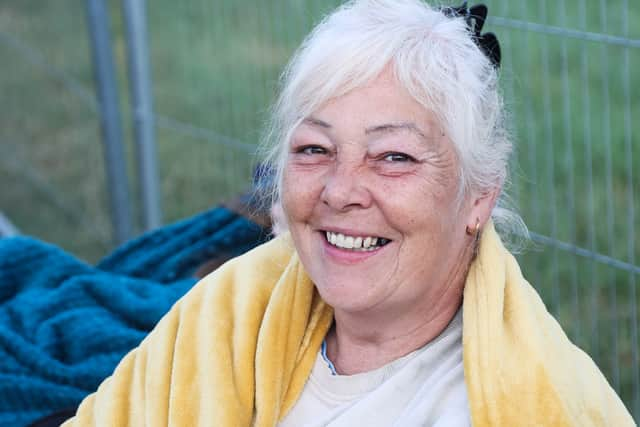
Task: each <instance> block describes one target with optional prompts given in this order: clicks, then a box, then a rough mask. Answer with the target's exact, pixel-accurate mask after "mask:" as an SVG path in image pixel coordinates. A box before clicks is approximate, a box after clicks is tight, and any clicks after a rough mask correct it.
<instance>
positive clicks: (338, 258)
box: [318, 228, 392, 265]
mask: <svg viewBox="0 0 640 427" xmlns="http://www.w3.org/2000/svg"><path fill="white" fill-rule="evenodd" d="M328 231H331V232H334V233H342V234H349V233H353V232H349V231H337V229H333V228H332V229H329V230H328ZM349 235H351V236H362V234H349ZM325 236H326V231H325V230H320V231H319V232H318V238H319V239H321V242H322V249H323V252H324V254H325V256H326V257H327V258H329V259H330V260H332V261H334V262H337V263H339V264H347V265H350V264H357V263H360V262H364V261H366V260H368V259H369V258H371V257H374V256H376V255H378V254H380V252H382V251H383V250H384V249H385V248H387V247H388V246H389V244H386V245H384V246H379V247H377V248H375V249H374V250H372V251H361V252H359V251H350V250H348V249H341V248H338V247H336V246H333V245H332V244H330V243H329V242H327V239H326V237H325ZM365 236H367V235H366V234H365ZM390 243H392V242H390Z"/></svg>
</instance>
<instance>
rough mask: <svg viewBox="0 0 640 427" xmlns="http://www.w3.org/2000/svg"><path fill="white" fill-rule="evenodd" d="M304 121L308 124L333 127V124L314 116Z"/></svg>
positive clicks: (326, 127)
mask: <svg viewBox="0 0 640 427" xmlns="http://www.w3.org/2000/svg"><path fill="white" fill-rule="evenodd" d="M302 122H303V123H306V124H308V125H313V126H320V127H321V128H325V129H331V125H330V124H329V123H327V122H325V121H322V120H320V119H317V118H315V117H312V116H309V117H306V118H305V119H304V120H303V121H302Z"/></svg>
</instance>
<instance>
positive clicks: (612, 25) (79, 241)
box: [0, 0, 640, 417]
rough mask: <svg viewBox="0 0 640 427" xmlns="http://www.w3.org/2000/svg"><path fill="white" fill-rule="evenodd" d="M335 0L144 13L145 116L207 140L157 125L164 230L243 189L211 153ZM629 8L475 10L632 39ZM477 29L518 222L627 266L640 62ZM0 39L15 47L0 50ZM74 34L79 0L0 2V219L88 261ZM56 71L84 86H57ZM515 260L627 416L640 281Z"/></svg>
mask: <svg viewBox="0 0 640 427" xmlns="http://www.w3.org/2000/svg"><path fill="white" fill-rule="evenodd" d="M338 3H339V2H338V1H336V0H323V1H315V2H301V1H297V0H277V1H276V0H274V1H272V2H261V1H257V0H254V1H250V0H234V1H232V0H219V1H210V0H192V1H189V2H174V1H169V0H155V1H154V2H148V7H149V11H148V12H149V13H148V19H149V31H150V55H151V59H152V64H153V80H154V81H153V83H154V84H153V89H154V97H155V109H156V112H157V113H158V114H160V115H162V116H167V117H171V118H173V119H176V120H179V121H181V122H184V123H188V124H191V125H194V126H198V127H201V128H205V129H208V130H210V131H212V132H211V134H210V136H209V137H208V138H200V137H194V136H193V135H189V134H187V133H185V132H182V131H180V130H176V129H172V128H170V127H167V126H158V127H157V129H156V132H157V144H158V145H157V147H158V162H159V169H160V176H161V186H162V196H163V208H164V213H165V220H166V221H167V222H169V221H173V220H176V219H178V218H181V217H184V216H187V215H190V214H193V213H195V212H198V211H201V210H203V209H205V208H207V207H209V206H211V205H214V204H215V203H217V202H218V201H220V200H222V199H224V198H226V197H229V196H231V195H232V194H235V193H237V192H238V191H241V190H242V189H244V188H245V186H246V185H247V184H246V183H247V182H248V179H249V176H250V171H251V165H252V164H253V163H254V162H255V159H254V158H253V156H252V155H250V154H249V153H247V152H246V150H241V149H237V148H234V147H228V146H224V145H221V141H222V140H223V138H222V137H221V135H223V136H225V137H226V138H229V139H232V140H237V141H241V142H244V143H249V144H253V143H255V142H256V141H257V140H258V138H259V135H260V129H261V128H262V127H263V124H264V121H265V120H266V117H267V114H266V112H267V108H268V105H269V103H270V102H271V100H272V98H273V94H274V91H275V82H276V79H277V76H278V73H279V72H280V70H281V68H282V66H283V64H284V63H285V62H286V60H287V58H288V57H289V56H290V54H291V52H292V51H293V49H294V48H295V47H296V46H297V45H298V43H299V42H300V41H301V39H302V37H303V36H304V34H306V33H307V32H308V30H309V29H310V28H311V27H312V25H313V23H314V22H317V20H318V19H319V17H320V16H322V14H323V13H325V12H327V11H328V10H330V9H332V8H333V7H334V6H335V5H337V4H338ZM627 3H628V4H629V9H628V10H627V11H623V10H622V5H623V3H622V1H608V2H606V7H605V8H604V9H601V5H602V4H604V2H597V1H595V0H589V1H579V0H565V1H564V2H562V1H558V2H550V1H547V2H544V1H542V0H541V1H537V2H526V1H516V2H513V1H508V0H496V1H493V0H492V1H487V4H488V6H489V9H490V11H491V14H492V15H493V14H497V15H499V16H502V17H507V18H510V19H515V20H521V21H530V22H536V23H544V24H547V25H551V26H557V27H566V28H572V29H584V30H586V31H589V32H595V33H606V34H611V35H614V36H625V35H627V37H629V38H633V39H639V38H640V5H639V4H637V3H636V2H627ZM109 5H110V7H111V12H112V13H111V19H112V25H111V28H112V34H113V41H114V54H115V56H116V60H117V65H118V70H117V71H118V77H119V83H120V87H121V91H120V101H121V105H122V113H123V119H124V131H125V142H126V147H127V150H128V153H129V157H130V158H129V163H128V165H129V178H130V181H131V182H134V181H135V180H134V169H133V165H134V162H133V159H132V158H131V152H132V148H131V147H132V141H131V120H130V117H131V114H130V109H129V106H128V96H127V79H126V65H125V57H126V46H125V41H124V30H123V22H122V17H121V15H120V9H119V2H116V1H112V2H110V3H109ZM563 5H564V6H565V7H564V10H565V13H564V15H565V17H564V18H563V13H562V6H563ZM603 10H604V13H602V11H603ZM625 15H626V19H627V22H628V33H626V34H625V31H624V22H623V17H624V16H625ZM492 30H493V31H495V32H496V33H497V34H498V36H499V38H500V40H501V43H502V46H503V58H504V70H503V75H502V79H503V84H504V90H505V94H506V96H507V102H508V104H509V108H510V110H511V112H512V115H513V122H514V129H513V133H514V135H515V140H516V153H515V156H514V168H513V169H514V173H513V184H512V188H511V193H512V194H513V197H514V199H515V200H516V202H517V204H518V205H519V209H520V211H521V213H522V215H523V217H524V219H525V221H526V223H527V224H528V225H529V226H530V228H531V229H532V230H533V231H536V232H539V233H542V234H545V235H550V236H554V237H557V238H558V239H560V240H562V241H566V242H571V243H575V244H576V245H578V246H581V247H584V248H587V249H593V250H596V251H598V252H600V253H604V254H607V255H610V256H612V257H614V258H617V259H620V260H623V261H629V259H630V254H629V242H630V241H632V242H635V249H634V252H635V253H634V254H633V257H634V259H635V262H636V263H638V260H640V239H639V237H640V235H639V233H640V231H638V230H640V196H638V194H637V193H638V188H640V169H638V166H637V165H638V159H640V144H638V143H637V141H638V134H639V133H640V129H639V128H638V126H637V125H636V124H635V122H633V119H634V118H637V117H638V112H639V111H640V105H638V104H639V103H640V84H639V83H640V80H639V77H638V74H637V73H636V72H635V71H634V70H637V69H639V68H640V50H639V49H637V48H632V49H629V50H628V51H625V49H624V48H622V47H620V46H616V45H606V44H601V43H593V42H585V41H582V40H578V39H575V38H568V37H560V36H555V35H554V36H552V35H545V34H540V33H536V32H525V31H522V30H515V29H510V28H507V27H498V26H493V28H492ZM7 35H9V36H11V40H19V41H20V42H21V43H23V44H24V45H26V46H27V47H28V48H25V47H24V46H16V45H15V43H13V42H9V41H7V40H8V39H7V37H6V36H7ZM86 35H87V30H86V27H85V21H84V2H83V1H81V0H59V1H56V2H41V1H37V0H9V1H5V2H3V3H2V4H0V55H1V56H2V58H7V59H8V60H6V61H3V67H2V71H0V93H1V94H2V99H3V101H4V102H3V103H2V107H0V108H1V109H2V111H1V114H0V180H2V181H3V182H8V183H9V185H5V186H3V190H2V191H1V192H0V209H1V210H2V211H3V212H5V213H6V214H7V215H8V216H9V217H10V218H11V219H12V220H13V221H14V222H15V223H16V225H17V226H18V227H19V228H21V229H22V230H23V231H25V232H26V233H29V234H33V235H35V236H37V237H39V238H42V239H44V240H47V241H51V242H53V243H56V244H58V245H60V246H62V247H64V248H66V249H67V250H69V251H71V252H73V253H74V254H76V255H79V256H81V257H83V258H85V259H87V260H89V261H95V260H97V259H98V258H99V257H100V256H102V255H103V254H105V253H106V252H107V251H108V250H109V249H110V248H112V247H113V243H112V242H111V240H110V232H111V230H110V222H109V209H108V202H107V192H106V188H105V178H104V166H103V164H102V147H101V145H100V128H99V120H98V116H97V115H96V112H95V110H94V109H92V104H91V102H90V103H87V102H86V101H85V100H84V98H83V96H85V95H83V94H89V97H91V96H92V93H93V88H92V84H93V77H92V68H91V61H90V56H89V44H88V40H87V37H86ZM12 43H13V44H12ZM29 49H33V50H35V56H34V53H33V52H31V51H30V50H29ZM34 58H36V59H34ZM37 58H40V59H37ZM626 61H628V65H627V62H626ZM43 63H44V67H43ZM47 70H48V71H47ZM51 70H57V71H53V74H52V71H51ZM58 71H61V72H63V73H64V74H65V75H67V76H69V77H71V78H72V79H73V80H74V81H75V82H77V84H78V85H80V87H81V88H83V89H81V90H80V91H77V90H76V89H73V88H72V89H73V90H70V89H69V85H68V84H66V83H64V81H63V80H61V79H60V78H59V76H57V74H56V73H58ZM625 79H627V82H628V84H627V83H625ZM74 90H75V92H74ZM627 103H628V105H627ZM627 111H628V112H629V113H628V114H627ZM629 117H631V119H632V122H631V124H630V128H631V135H628V134H627V131H626V129H627V121H626V120H628V119H629ZM629 142H631V148H630V153H629ZM630 167H631V168H633V169H634V170H633V171H632V182H631V184H632V185H631V186H629V172H630ZM131 190H132V195H133V199H134V201H135V202H136V203H134V208H135V209H136V211H135V212H136V215H137V213H138V209H139V206H138V203H137V201H138V199H139V198H138V197H136V191H137V190H136V187H135V186H134V185H132V187H131ZM634 192H635V193H636V194H633V193H634ZM632 195H633V202H631V196H632ZM631 203H633V205H632V204H631ZM631 209H633V210H634V212H635V215H634V216H633V217H632V218H630V217H629V212H630V211H631ZM630 221H631V222H633V226H634V230H635V232H634V234H630V230H631V227H630ZM520 260H521V262H522V268H523V271H524V273H525V275H526V276H527V277H529V278H530V280H531V282H532V283H534V284H535V285H536V286H537V288H538V289H539V290H540V292H541V294H542V296H543V298H544V299H545V301H546V302H547V304H548V305H549V307H550V309H551V310H552V312H553V313H554V314H555V315H556V316H557V317H558V319H559V320H560V322H561V323H562V324H563V325H564V326H565V329H566V330H567V332H568V333H569V335H570V336H571V337H572V338H573V339H574V340H575V341H576V342H577V343H578V344H579V345H580V346H581V347H583V348H584V349H586V350H587V351H588V352H589V353H590V354H591V355H593V357H594V359H595V360H596V362H597V363H598V364H599V365H600V366H601V367H602V369H603V370H604V372H605V374H606V375H607V377H608V378H609V379H610V381H611V382H612V384H613V385H614V387H615V388H616V389H617V390H618V391H619V392H620V393H621V395H622V396H623V398H624V400H625V402H626V403H627V405H628V406H629V407H630V408H631V407H633V405H636V406H635V411H636V417H638V416H640V412H639V411H640V402H638V401H637V400H636V401H635V402H634V401H633V398H634V387H636V388H637V387H638V384H637V381H638V379H637V378H634V370H633V368H634V364H636V363H638V360H637V359H635V360H634V357H637V354H638V349H637V348H635V349H634V348H633V347H632V339H631V336H632V332H633V329H632V323H631V322H632V314H633V310H637V307H638V302H639V300H638V294H640V292H638V291H637V290H635V291H634V287H635V286H637V283H638V282H639V281H640V277H638V276H637V275H636V276H635V277H632V276H631V275H630V274H629V273H626V272H623V271H621V270H617V269H614V268H612V267H607V266H604V265H601V264H594V263H593V262H591V261H590V260H588V259H584V258H580V257H576V256H574V255H572V254H568V253H566V252H562V251H558V250H554V249H553V248H549V247H539V248H537V249H536V248H534V249H533V250H530V251H529V252H528V253H526V254H525V255H523V256H521V257H520ZM634 292H635V298H632V296H633V295H634ZM636 327H637V325H636ZM635 396H636V399H637V394H636V395H635Z"/></svg>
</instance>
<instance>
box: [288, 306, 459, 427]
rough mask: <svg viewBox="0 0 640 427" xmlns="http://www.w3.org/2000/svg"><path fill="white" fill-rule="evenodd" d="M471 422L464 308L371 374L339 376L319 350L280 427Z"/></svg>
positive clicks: (338, 426) (340, 426)
mask: <svg viewBox="0 0 640 427" xmlns="http://www.w3.org/2000/svg"><path fill="white" fill-rule="evenodd" d="M470 425H471V418H470V415H469V404H468V400H467V390H466V387H465V384H464V371H463V365H462V310H459V311H458V313H457V314H456V316H455V317H454V318H453V320H452V321H451V323H450V324H449V325H448V326H447V327H446V329H445V330H444V331H443V332H442V333H441V334H440V335H439V336H438V337H437V338H435V339H434V340H433V341H431V342H429V343H428V344H427V345H425V346H424V347H422V348H419V349H418V350H416V351H414V352H413V353H410V354H408V355H406V356H404V357H402V358H400V359H398V360H394V361H393V362H391V363H389V364H387V365H385V366H382V367H380V368H378V369H375V370H373V371H370V372H364V373H360V374H356V375H334V374H332V373H331V370H330V368H329V366H328V365H327V362H326V361H325V360H324V359H323V357H322V355H321V353H320V352H319V353H318V356H317V358H316V362H315V365H314V367H313V370H312V371H311V375H310V376H309V379H308V380H307V383H306V384H305V387H304V389H303V390H302V394H301V395H300V398H299V399H298V401H297V402H296V404H295V405H294V406H293V408H292V409H291V411H290V412H289V413H288V414H287V416H286V417H285V418H284V419H283V420H282V421H281V422H280V423H279V424H278V427H301V426H305V427H320V426H323V427H324V426H331V427H343V426H344V427H347V426H348V427H353V426H367V427H376V426H380V427H382V426H385V427H387V426H402V427H411V426H439V427H442V426H452V427H457V426H470Z"/></svg>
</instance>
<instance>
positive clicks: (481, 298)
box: [64, 225, 634, 427]
mask: <svg viewBox="0 0 640 427" xmlns="http://www.w3.org/2000/svg"><path fill="white" fill-rule="evenodd" d="M463 321H464V324H463V343H464V344H463V349H464V368H465V379H466V383H467V389H468V395H469V401H470V407H471V408H470V409H471V415H472V420H473V425H474V426H523V425H532V426H533V425H535V426H539V425H549V426H632V425H634V423H633V420H632V419H631V416H630V415H629V414H628V412H627V411H626V409H625V408H624V405H623V404H622V403H621V401H620V400H619V399H618V397H617V396H616V395H615V393H614V392H613V390H612V389H611V388H610V387H609V385H608V384H607V382H606V380H605V379H604V377H603V376H602V374H601V373H600V372H599V371H598V369H597V368H596V366H595V365H594V364H593V362H592V361H591V359H590V358H589V357H588V356H587V355H585V354H584V353H583V352H582V351H580V350H579V349H578V348H576V347H575V346H573V345H572V344H571V343H570V342H569V341H568V339H567V338H566V336H565V335H564V333H563V332H562V330H561V329H560V327H559V326H558V324H557V323H556V322H555V320H554V319H553V318H552V317H551V316H550V315H549V314H548V313H547V311H546V309H545V307H544V305H543V304H542V302H541V301H540V298H539V297H538V296H537V294H536V293H535V291H534V290H533V289H532V288H531V286H530V285H529V284H528V283H527V282H526V281H525V280H524V279H523V278H522V275H521V274H520V270H519V268H518V265H517V263H516V261H515V260H514V258H513V257H512V256H511V255H510V254H509V253H508V252H507V251H506V250H505V249H504V248H503V246H502V244H501V242H500V239H499V238H498V236H497V235H496V233H495V231H494V230H493V227H492V226H490V225H489V226H488V227H486V229H485V232H484V233H483V238H482V241H481V246H480V252H479V255H478V257H477V259H476V260H475V261H474V263H473V265H472V267H471V270H470V273H469V277H468V279H467V283H466V288H465V293H464V305H463ZM331 322H332V311H331V308H330V307H328V306H327V305H326V304H325V303H324V302H323V301H321V300H320V298H319V297H318V295H317V293H315V291H314V287H313V284H312V283H311V282H310V280H309V278H308V277H307V275H306V274H305V272H304V271H303V268H302V266H301V264H300V262H299V260H298V257H297V255H296V254H295V252H294V251H293V250H292V248H291V246H290V243H289V241H288V239H286V238H279V239H276V240H274V241H272V242H269V243H267V244H265V245H263V246H261V247H259V248H256V249H255V250H253V251H252V252H250V253H248V254H246V255H244V256H242V257H240V258H237V259H235V260H233V261H231V262H230V263H227V264H226V265H225V266H223V267H222V268H221V269H219V270H218V271H216V272H214V273H212V274H211V275H209V276H208V277H206V278H205V279H203V280H202V281H201V282H200V283H199V284H198V285H196V287H194V289H193V290H192V291H190V292H189V294H187V295H186V296H185V297H184V298H182V299H181V300H180V301H178V302H177V303H176V304H175V306H174V307H173V308H172V309H171V311H170V312H169V313H168V314H167V315H166V316H165V317H164V318H163V319H162V320H161V321H160V323H159V324H158V326H157V327H156V328H155V329H154V330H153V331H152V332H151V334H149V336H148V337H147V338H146V339H145V340H144V341H143V342H142V343H141V344H140V346H139V347H138V348H137V349H135V350H133V351H132V352H131V353H129V354H128V355H127V356H126V357H125V358H124V359H123V360H122V362H121V363H120V365H119V366H118V367H117V368H116V370H115V372H114V374H113V376H112V377H110V378H108V379H107V380H105V381H104V383H103V384H102V385H101V386H100V388H99V389H98V391H97V392H96V393H94V394H92V395H91V396H89V397H87V398H86V399H85V400H84V401H83V402H82V404H81V405H80V408H79V409H78V413H77V415H76V417H75V418H73V419H71V420H69V421H67V422H66V423H65V424H64V426H65V427H69V426H86V425H101V426H110V427H111V426H125V425H129V426H144V425H147V426H166V425H171V426H185V427H186V426H188V427H193V426H229V427H239V426H252V425H253V426H260V427H262V426H274V425H275V424H276V423H277V421H278V420H279V419H280V418H282V417H283V416H284V414H285V413H286V412H287V411H288V409H290V408H291V406H292V405H293V404H294V403H295V401H296V399H297V397H298V395H299V393H300V392H301V390H302V387H303V386H304V383H305V381H306V379H307V377H308V375H309V373H310V371H311V368H312V365H313V362H314V361H315V357H316V354H317V351H318V349H319V347H320V344H321V342H322V339H323V338H324V335H325V334H326V332H327V330H328V328H329V326H330V324H331Z"/></svg>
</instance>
